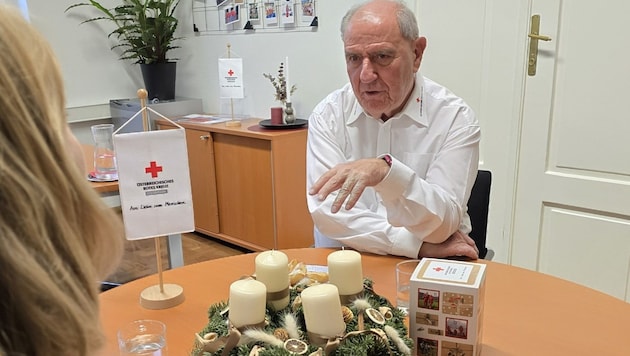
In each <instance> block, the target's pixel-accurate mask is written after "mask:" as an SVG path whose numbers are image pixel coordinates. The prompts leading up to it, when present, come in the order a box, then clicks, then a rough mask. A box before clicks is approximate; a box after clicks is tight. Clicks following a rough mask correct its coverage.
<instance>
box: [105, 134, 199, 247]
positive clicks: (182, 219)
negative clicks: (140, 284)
mask: <svg viewBox="0 0 630 356" xmlns="http://www.w3.org/2000/svg"><path fill="white" fill-rule="evenodd" d="M114 148H115V150H116V159H117V161H118V162H117V163H118V184H119V190H120V205H121V208H122V215H123V219H124V223H125V231H126V235H127V239H128V240H138V239H144V238H150V237H157V236H164V235H170V234H177V233H182V232H190V231H193V230H194V229H195V221H194V216H193V205H192V194H191V190H190V174H189V171H188V151H187V149H186V133H185V131H184V129H182V128H180V129H174V130H158V131H147V132H132V133H124V134H115V135H114Z"/></svg>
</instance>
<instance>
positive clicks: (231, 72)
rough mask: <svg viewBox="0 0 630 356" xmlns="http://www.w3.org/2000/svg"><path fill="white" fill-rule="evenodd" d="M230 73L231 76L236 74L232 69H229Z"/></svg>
mask: <svg viewBox="0 0 630 356" xmlns="http://www.w3.org/2000/svg"><path fill="white" fill-rule="evenodd" d="M228 74H229V75H230V77H231V76H233V75H234V71H233V70H231V69H230V70H228Z"/></svg>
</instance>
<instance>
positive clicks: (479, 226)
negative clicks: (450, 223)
mask: <svg viewBox="0 0 630 356" xmlns="http://www.w3.org/2000/svg"><path fill="white" fill-rule="evenodd" d="M491 184H492V173H491V172H490V171H486V170H479V171H478V172H477V179H476V180H475V184H474V185H473V188H472V192H471V193H470V199H468V215H469V216H470V222H471V224H472V231H471V232H470V234H468V235H469V236H470V237H471V238H472V239H473V240H475V244H476V245H477V248H478V249H479V258H483V259H486V260H491V259H492V257H493V256H494V251H492V250H490V249H488V248H487V247H486V232H487V228H488V206H489V205H490V186H491Z"/></svg>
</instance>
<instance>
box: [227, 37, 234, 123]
mask: <svg viewBox="0 0 630 356" xmlns="http://www.w3.org/2000/svg"><path fill="white" fill-rule="evenodd" d="M227 57H228V58H232V45H231V44H229V43H228V44H227ZM230 96H231V95H230ZM230 115H232V120H234V99H233V98H231V97H230Z"/></svg>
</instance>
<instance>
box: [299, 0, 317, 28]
mask: <svg viewBox="0 0 630 356" xmlns="http://www.w3.org/2000/svg"><path fill="white" fill-rule="evenodd" d="M314 17H315V4H314V3H313V0H302V22H306V23H311V22H312V21H313V18H314Z"/></svg>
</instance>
